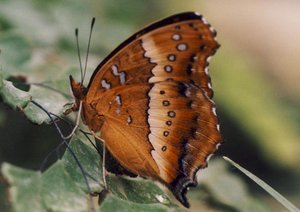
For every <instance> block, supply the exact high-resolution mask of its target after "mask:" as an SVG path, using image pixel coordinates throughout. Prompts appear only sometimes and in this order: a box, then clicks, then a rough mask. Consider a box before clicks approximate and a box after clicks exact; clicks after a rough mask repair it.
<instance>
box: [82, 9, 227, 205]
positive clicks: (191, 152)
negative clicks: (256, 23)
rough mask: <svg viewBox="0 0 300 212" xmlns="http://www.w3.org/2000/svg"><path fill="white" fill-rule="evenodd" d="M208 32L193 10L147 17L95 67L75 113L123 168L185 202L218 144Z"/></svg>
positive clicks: (212, 34)
mask: <svg viewBox="0 0 300 212" xmlns="http://www.w3.org/2000/svg"><path fill="white" fill-rule="evenodd" d="M218 46H219V45H218V43H217V42H216V41H215V31H214V30H213V29H212V28H211V27H210V25H209V24H208V23H207V22H206V21H205V20H204V19H203V18H202V17H201V16H199V15H197V14H195V13H183V14H179V15H175V16H172V17H169V18H167V19H164V20H162V21H160V22H157V23H154V24H152V25H150V26H149V27H147V28H145V29H143V30H141V31H139V32H137V33H136V34H134V35H133V36H132V37H130V38H129V39H128V40H126V41H125V42H124V43H122V44H121V45H120V46H119V47H117V48H116V50H114V51H113V52H112V53H111V54H110V55H109V56H108V57H107V58H106V59H104V61H103V62H102V63H100V65H99V66H98V67H97V69H96V70H95V72H94V74H93V76H92V78H91V81H90V83H89V85H88V88H87V89H88V90H87V95H86V98H85V99H84V104H83V118H84V120H85V123H86V124H87V125H88V126H89V128H90V129H91V130H93V131H95V132H96V133H99V136H100V137H102V138H103V140H104V141H105V143H106V147H107V149H108V150H109V151H110V153H111V154H112V155H113V156H114V157H115V158H116V159H117V160H118V162H119V163H120V164H121V165H122V166H124V167H125V168H126V169H128V170H129V171H131V172H133V173H135V174H138V175H140V176H142V177H152V178H154V179H157V180H159V181H161V182H163V183H165V184H166V185H167V186H168V187H169V188H170V189H171V190H172V191H173V193H174V195H175V196H176V197H177V199H178V200H179V201H181V202H182V203H183V204H184V205H185V206H188V202H187V200H186V197H185V192H186V189H187V187H188V186H190V185H195V184H196V180H195V174H196V172H197V170H198V169H199V168H203V167H205V166H206V161H207V158H208V157H209V156H210V155H211V154H212V153H213V152H214V151H215V150H216V149H217V145H218V144H219V143H220V142H221V136H220V133H219V125H218V120H217V117H216V114H215V106H214V103H213V101H212V100H211V98H212V89H211V84H210V77H209V75H208V62H209V58H210V56H211V55H213V54H214V52H215V51H216V49H217V48H218Z"/></svg>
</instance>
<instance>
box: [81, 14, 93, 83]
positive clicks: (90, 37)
mask: <svg viewBox="0 0 300 212" xmlns="http://www.w3.org/2000/svg"><path fill="white" fill-rule="evenodd" d="M95 20H96V19H95V17H93V19H92V22H91V28H90V35H89V41H88V46H87V51H86V57H85V66H84V71H83V78H82V80H81V84H82V83H83V81H84V78H85V73H86V67H87V62H88V58H89V52H90V46H91V39H92V32H93V28H94V24H95Z"/></svg>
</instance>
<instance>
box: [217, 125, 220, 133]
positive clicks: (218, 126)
mask: <svg viewBox="0 0 300 212" xmlns="http://www.w3.org/2000/svg"><path fill="white" fill-rule="evenodd" d="M217 130H218V131H219V132H220V125H219V124H217Z"/></svg>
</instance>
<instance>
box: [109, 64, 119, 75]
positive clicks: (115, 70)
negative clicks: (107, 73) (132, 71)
mask: <svg viewBox="0 0 300 212" xmlns="http://www.w3.org/2000/svg"><path fill="white" fill-rule="evenodd" d="M111 69H112V71H113V75H115V76H119V71H118V66H116V65H113V66H112V67H111Z"/></svg>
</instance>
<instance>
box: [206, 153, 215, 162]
mask: <svg viewBox="0 0 300 212" xmlns="http://www.w3.org/2000/svg"><path fill="white" fill-rule="evenodd" d="M213 155H214V154H210V155H208V156H207V158H206V162H208V161H209V160H210V158H211V157H212V156H213Z"/></svg>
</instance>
